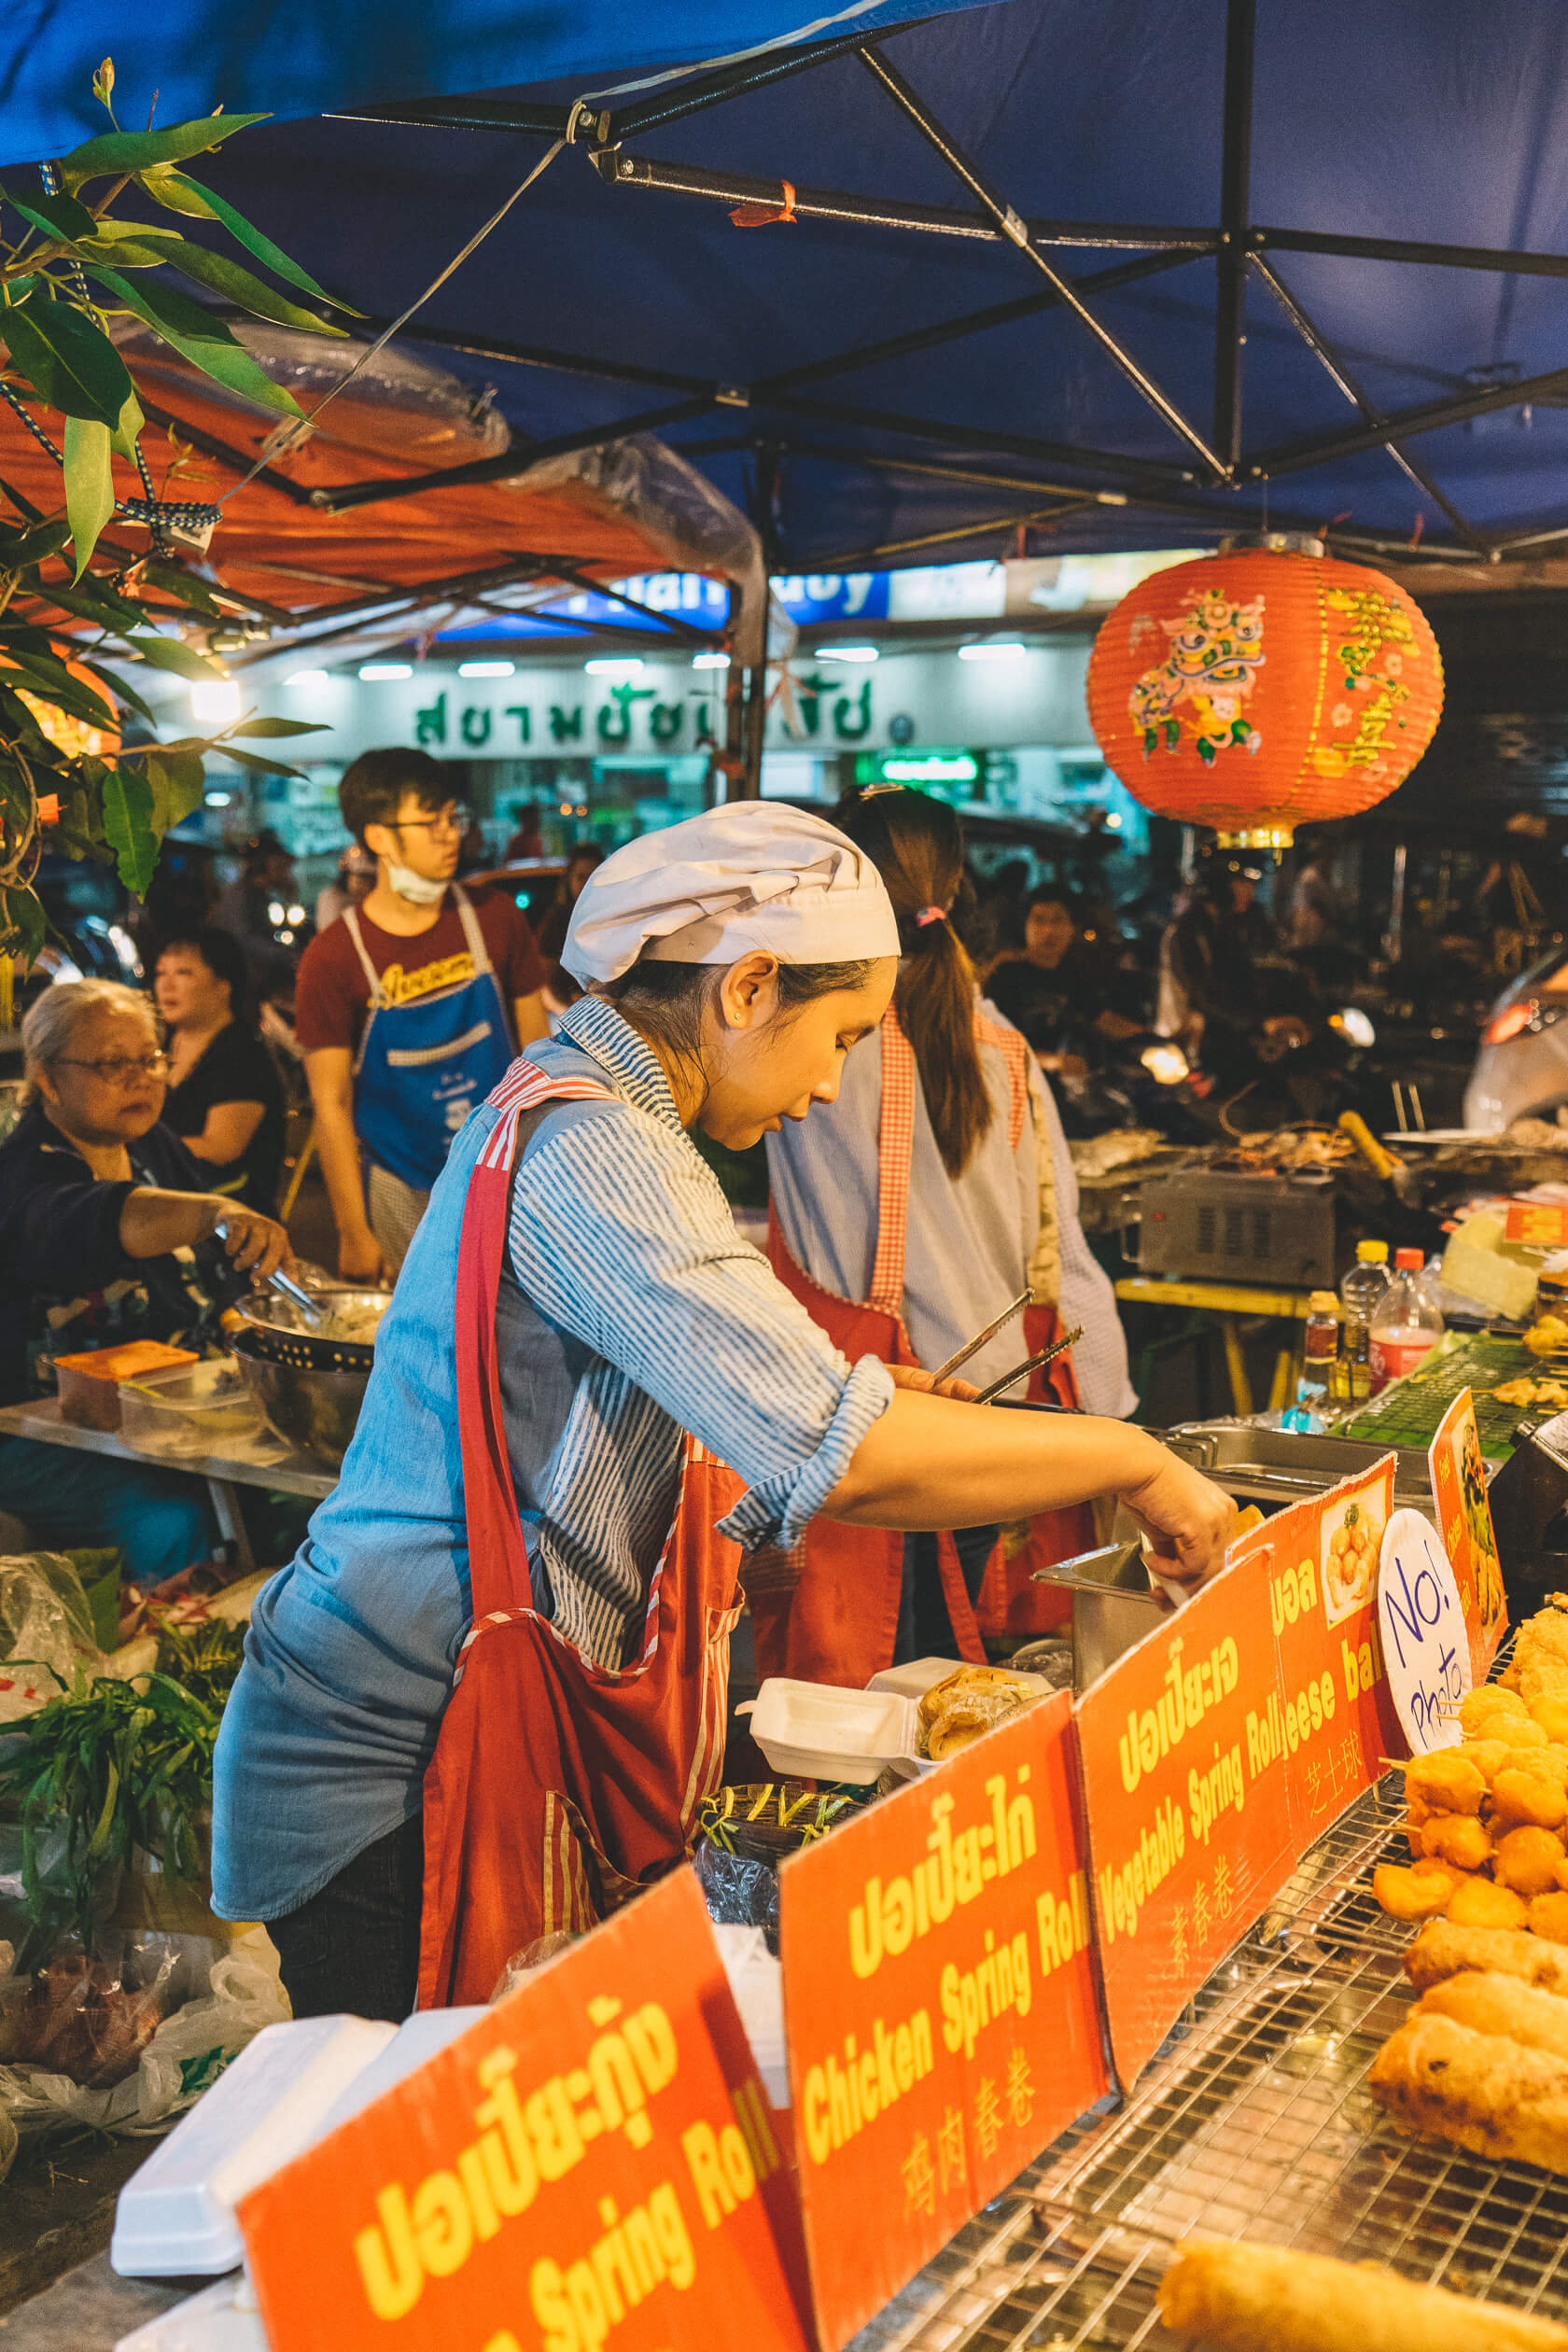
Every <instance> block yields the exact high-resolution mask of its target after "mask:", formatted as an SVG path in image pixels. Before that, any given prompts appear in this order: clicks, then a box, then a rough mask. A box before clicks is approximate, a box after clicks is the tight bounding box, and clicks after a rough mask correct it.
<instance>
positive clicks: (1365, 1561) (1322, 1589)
mask: <svg viewBox="0 0 1568 2352" xmlns="http://www.w3.org/2000/svg"><path fill="white" fill-rule="evenodd" d="M1392 1498H1393V1458H1392V1456H1391V1457H1390V1458H1389V1459H1388V1460H1387V1461H1385V1462H1383V1463H1379V1464H1378V1465H1377V1467H1376V1468H1375V1469H1373V1470H1371V1471H1369V1472H1367V1473H1365V1475H1364V1476H1363V1477H1359V1478H1357V1479H1354V1480H1350V1481H1347V1482H1346V1483H1345V1484H1344V1485H1342V1486H1338V1487H1336V1488H1334V1489H1332V1490H1331V1491H1330V1492H1329V1493H1327V1494H1325V1495H1322V1496H1315V1497H1313V1498H1311V1499H1310V1500H1309V1501H1308V1502H1305V1503H1300V1504H1297V1505H1295V1506H1294V1507H1293V1508H1292V1509H1291V1510H1288V1511H1281V1513H1279V1514H1278V1516H1277V1517H1276V1518H1274V1519H1268V1520H1266V1521H1265V1523H1264V1524H1263V1526H1261V1527H1260V1528H1257V1529H1255V1530H1254V1531H1253V1533H1250V1534H1248V1535H1246V1536H1244V1537H1242V1539H1241V1540H1240V1542H1239V1543H1238V1544H1237V1545H1235V1546H1234V1547H1232V1550H1231V1554H1230V1558H1229V1561H1228V1564H1227V1565H1226V1567H1225V1569H1224V1570H1223V1571H1222V1573H1221V1574H1220V1575H1218V1576H1216V1577H1215V1578H1214V1579H1213V1580H1212V1581H1211V1583H1210V1584H1208V1585H1207V1586H1205V1587H1204V1589H1202V1590H1201V1591H1200V1592H1198V1593H1197V1594H1196V1595H1195V1596H1194V1597H1193V1599H1192V1600H1190V1601H1188V1602H1186V1603H1184V1604H1183V1606H1182V1607H1181V1608H1179V1609H1178V1610H1176V1611H1175V1612H1174V1613H1173V1614H1172V1615H1171V1616H1170V1617H1169V1618H1168V1619H1167V1620H1166V1621H1165V1622H1164V1624H1162V1625H1161V1626H1159V1627H1157V1628H1156V1629H1155V1631H1154V1632H1152V1633H1150V1634H1148V1635H1147V1636H1146V1637H1145V1638H1144V1640H1143V1641H1141V1643H1140V1644H1139V1645H1138V1646H1137V1647H1136V1648H1135V1649H1132V1650H1129V1651H1128V1652H1127V1655H1126V1656H1125V1657H1124V1658H1120V1659H1117V1660H1116V1662H1115V1664H1114V1665H1113V1666H1112V1667H1111V1668H1110V1669H1109V1671H1108V1672H1107V1673H1104V1674H1103V1675H1102V1676H1101V1677H1100V1679H1099V1682H1098V1683H1096V1684H1095V1685H1094V1687H1093V1688H1092V1689H1090V1690H1088V1691H1085V1693H1084V1695H1083V1696H1082V1698H1080V1700H1079V1701H1078V1702H1077V1716H1078V1732H1079V1747H1080V1752H1081V1755H1082V1757H1083V1770H1084V1787H1085V1802H1086V1811H1087V1817H1088V1826H1089V1847H1090V1857H1091V1863H1092V1874H1091V1875H1092V1883H1093V1888H1094V1902H1095V1919H1096V1925H1097V1930H1098V1935H1099V1960H1100V1968H1101V1973H1102V1976H1103V1980H1104V1985H1105V2002H1106V2011H1107V2017H1108V2021H1109V2024H1110V2030H1111V2047H1112V2053H1113V2058H1114V2061H1115V2065H1116V2072H1117V2075H1118V2076H1119V2078H1120V2079H1121V2080H1122V2082H1123V2083H1124V2084H1127V2085H1130V2084H1131V2082H1132V2081H1133V2080H1134V2079H1135V2078H1136V2077H1137V2075H1138V2074H1139V2073H1140V2072H1141V2070H1142V2068H1143V2067H1144V2066H1145V2065H1147V2064H1148V2061H1149V2060H1150V2059H1151V2058H1152V2057H1153V2055H1154V2053H1155V2051H1156V2050H1157V2049H1158V2048H1159V2045H1160V2043H1161V2041H1162V2040H1163V2039H1164V2037H1165V2036H1166V2034H1167V2033H1168V2032H1169V2028H1170V2027H1171V2025H1172V2024H1173V2023H1175V2021H1176V2019H1177V2017H1178V2016H1179V2015H1180V2013H1181V2011H1182V2009H1183V2006H1184V2005H1185V2003H1186V2002H1187V2001H1188V2000H1190V1999H1191V1998H1192V1996H1193V1995H1194V1994H1195V1993H1196V1992H1197V1989H1198V1987H1199V1986H1200V1985H1201V1984H1202V1983H1203V1982H1204V1981H1205V1979H1206V1978H1207V1977H1208V1976H1209V1974H1210V1973H1211V1970H1212V1968H1213V1967H1215V1965H1216V1963H1217V1962H1218V1961H1219V1960H1220V1959H1221V1958H1223V1956H1224V1954H1225V1953H1226V1952H1228V1951H1229V1949H1230V1947H1231V1946H1232V1945H1233V1944H1234V1943H1236V1942H1237V1941H1238V1940H1239V1938H1240V1937H1241V1936H1243V1935H1244V1934H1245V1933H1246V1931H1247V1929H1248V1928H1249V1927H1250V1926H1251V1925H1253V1921H1254V1920H1255V1919H1256V1918H1257V1917H1258V1916H1259V1914H1260V1912H1262V1911H1263V1910H1264V1909H1265V1908H1266V1906H1267V1903H1268V1902H1269V1900H1270V1899H1271V1897H1273V1896H1274V1895H1276V1894H1277V1893H1278V1892H1279V1890H1280V1888H1281V1886H1282V1885H1283V1884H1284V1883H1285V1881H1286V1880H1287V1879H1288V1878H1289V1876H1290V1874H1291V1872H1292V1871H1293V1870H1294V1869H1295V1865H1296V1863H1297V1862H1298V1861H1299V1860H1300V1858H1301V1856H1302V1855H1303V1854H1304V1853H1305V1852H1306V1851H1307V1848H1308V1847H1309V1845H1310V1844H1311V1842H1312V1841H1313V1840H1314V1839H1315V1838H1317V1837H1318V1836H1320V1835H1321V1834H1322V1832H1323V1830H1324V1829H1326V1828H1327V1827H1329V1824H1330V1823H1331V1822H1332V1821H1333V1820H1334V1819H1335V1818H1336V1817H1337V1815H1338V1814H1339V1813H1342V1812H1343V1811H1344V1809H1345V1807H1346V1806H1347V1805H1349V1804H1350V1803H1351V1802H1352V1800H1353V1799H1355V1798H1357V1797H1359V1796H1360V1795H1362V1793H1363V1792H1364V1791H1365V1789H1367V1788H1369V1787H1371V1785H1372V1784H1373V1783H1374V1782H1375V1781H1376V1780H1377V1779H1378V1778H1379V1775H1380V1772H1381V1771H1382V1766H1381V1764H1380V1762H1379V1758H1380V1757H1382V1756H1383V1755H1385V1754H1388V1753H1390V1752H1391V1742H1392V1740H1393V1736H1394V1726H1395V1722H1396V1718H1395V1716H1394V1714H1393V1704H1392V1701H1391V1697H1390V1693H1389V1686H1388V1676H1387V1673H1386V1671H1385V1668H1384V1663H1383V1657H1382V1651H1381V1647H1380V1645H1379V1640H1378V1634H1377V1623H1376V1619H1377V1573H1378V1560H1379V1544H1380V1542H1381V1538H1382V1533H1383V1530H1384V1527H1385V1526H1386V1524H1387V1522H1388V1518H1389V1510H1390V1505H1391V1502H1392Z"/></svg>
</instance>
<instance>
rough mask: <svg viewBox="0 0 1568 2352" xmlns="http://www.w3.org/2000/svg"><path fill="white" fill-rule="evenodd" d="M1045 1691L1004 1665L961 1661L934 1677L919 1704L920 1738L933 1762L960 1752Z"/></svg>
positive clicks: (926, 1754) (921, 1745) (922, 1748)
mask: <svg viewBox="0 0 1568 2352" xmlns="http://www.w3.org/2000/svg"><path fill="white" fill-rule="evenodd" d="M1039 1696H1040V1693H1039V1692H1038V1691H1037V1690H1035V1689H1034V1688H1033V1687H1031V1686H1030V1685H1029V1683H1026V1682H1021V1681H1020V1680H1019V1678H1018V1676H1017V1675H1016V1674H1010V1673H1008V1672H1007V1671H1006V1669H1005V1667H1001V1666H960V1667H959V1670H958V1672H957V1673H952V1674H948V1675H947V1676H945V1679H944V1680H943V1681H941V1682H939V1683H934V1684H933V1685H932V1686H931V1689H930V1690H928V1691H927V1692H926V1695H925V1697H924V1698H923V1699H922V1700H921V1701H920V1705H919V1711H918V1713H919V1726H920V1729H919V1744H920V1751H921V1753H922V1755H925V1756H929V1757H931V1761H932V1762H933V1763H940V1762H941V1761H942V1759H943V1757H945V1756H953V1755H956V1754H957V1752H958V1750H959V1748H966V1747H968V1746H969V1745H970V1743H972V1742H973V1741H974V1740H978V1739H979V1738H980V1737H981V1735H982V1733H984V1732H987V1731H989V1730H991V1729H994V1727H995V1726H996V1725H997V1724H999V1723H1003V1722H1005V1721H1006V1719H1007V1717H1008V1716H1009V1715H1016V1714H1017V1712H1018V1710H1019V1708H1020V1707H1027V1706H1029V1705H1030V1704H1032V1702H1033V1701H1035V1700H1036V1699H1037V1698H1038V1697H1039Z"/></svg>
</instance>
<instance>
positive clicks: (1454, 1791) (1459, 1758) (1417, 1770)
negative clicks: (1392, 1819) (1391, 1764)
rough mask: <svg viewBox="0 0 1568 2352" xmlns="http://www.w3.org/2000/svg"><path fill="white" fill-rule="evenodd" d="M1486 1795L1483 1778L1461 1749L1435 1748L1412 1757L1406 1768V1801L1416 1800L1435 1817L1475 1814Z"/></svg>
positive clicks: (1484, 1778)
mask: <svg viewBox="0 0 1568 2352" xmlns="http://www.w3.org/2000/svg"><path fill="white" fill-rule="evenodd" d="M1486 1793H1487V1784H1486V1775H1485V1773H1484V1772H1482V1771H1478V1770H1477V1767H1476V1765H1475V1764H1474V1763H1473V1762H1472V1760H1471V1759H1470V1757H1467V1756H1466V1755H1465V1753H1464V1750H1463V1748H1436V1749H1435V1750H1434V1751H1433V1753H1432V1754H1431V1755H1430V1756H1413V1757H1411V1758H1410V1761H1409V1763H1408V1764H1407V1766H1406V1768H1405V1795H1406V1799H1407V1801H1408V1799H1410V1798H1412V1797H1419V1798H1420V1799H1421V1801H1422V1802H1423V1803H1425V1804H1427V1805H1430V1806H1431V1808H1432V1810H1433V1812H1434V1813H1479V1812H1480V1810H1481V1800H1482V1799H1483V1798H1484V1797H1485V1795H1486Z"/></svg>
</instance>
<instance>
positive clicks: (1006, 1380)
mask: <svg viewBox="0 0 1568 2352" xmlns="http://www.w3.org/2000/svg"><path fill="white" fill-rule="evenodd" d="M1082 1337H1084V1326H1083V1324H1082V1323H1078V1324H1077V1325H1075V1327H1074V1328H1073V1329H1072V1330H1071V1331H1070V1332H1069V1333H1068V1334H1067V1336H1066V1337H1065V1338H1061V1339H1057V1340H1056V1341H1055V1342H1054V1343H1053V1344H1052V1345H1051V1346H1050V1347H1048V1348H1042V1349H1041V1351H1040V1353H1039V1354H1038V1355H1031V1356H1027V1357H1026V1358H1025V1360H1024V1362H1023V1363H1022V1364H1018V1365H1014V1367H1013V1369H1012V1371H1011V1372H1004V1373H1003V1374H1002V1376H1001V1379H1000V1380H993V1381H992V1382H991V1384H990V1386H989V1388H983V1389H982V1390H981V1392H980V1393H979V1395H978V1396H977V1397H976V1398H975V1400H974V1402H975V1403H976V1405H989V1404H990V1403H992V1401H993V1400H994V1399H995V1398H997V1397H999V1396H1001V1395H1003V1394H1004V1393H1005V1392H1006V1391H1007V1390H1008V1389H1010V1388H1016V1387H1017V1385H1018V1382H1019V1381H1020V1380H1027V1379H1028V1378H1029V1374H1030V1373H1031V1372H1043V1370H1044V1369H1045V1366H1046V1365H1048V1364H1055V1362H1056V1360H1057V1356H1059V1355H1065V1354H1066V1353H1067V1351H1068V1350H1069V1348H1074V1347H1076V1346H1077V1344H1078V1342H1079V1340H1080V1339H1082Z"/></svg>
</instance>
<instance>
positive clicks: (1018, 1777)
mask: <svg viewBox="0 0 1568 2352" xmlns="http://www.w3.org/2000/svg"><path fill="white" fill-rule="evenodd" d="M781 1880H782V1883H781V1893H780V1918H779V1956H780V1958H781V1959H782V1961H783V1965H784V2006H785V2023H786V2029H787V2033H788V2038H789V2047H790V2079H791V2088H792V2093H793V2101H794V2123H795V2145H796V2160H797V2163H798V2164H799V2167H800V2185H801V2204H802V2209H803V2214H804V2219H805V2241H806V2249H807V2253H808V2256H809V2259H810V2264H811V2282H812V2288H813V2291H814V2295H815V2300H816V2307H817V2314H818V2321H819V2329H820V2332H821V2341H822V2345H823V2352H833V2347H834V2346H837V2345H842V2344H844V2343H845V2342H846V2341H847V2338H848V2337H849V2336H851V2335H852V2334H853V2333H854V2331H855V2330H856V2329H857V2328H859V2327H860V2326H861V2324H862V2323H863V2322H864V2321H865V2320H867V2319H868V2318H870V2317H872V2316H873V2314H874V2313H875V2312H876V2311H879V2310H880V2309H881V2308H882V2306H883V2304H885V2303H887V2302H889V2299H890V2298H891V2297H892V2296H893V2295H895V2294H896V2293H897V2292H898V2290H899V2289H900V2288H901V2287H903V2285H904V2284H905V2283H906V2282H907V2281H908V2280H909V2279H910V2278H911V2277H912V2276H913V2275H914V2274H915V2272H916V2271H917V2270H918V2269H919V2267H920V2265H921V2263H922V2262H924V2261H928V2260H929V2259H930V2257H931V2255H932V2254H934V2253H936V2252H937V2251H938V2249H939V2248H940V2247H943V2246H944V2245H945V2243H946V2241H947V2240H948V2239H949V2238H950V2237H951V2236H952V2234H953V2233H954V2231H955V2230H958V2229H959V2228H961V2226H962V2225H963V2223H964V2222H965V2221H967V2220H968V2219H970V2218H971V2216H972V2215H973V2214H975V2213H977V2212H978V2211H979V2210H980V2207H981V2206H982V2205H985V2204H986V2203H987V2200H988V2199H989V2198H991V2197H994V2196H995V2195H996V2194H997V2193H998V2192H999V2191H1001V2189H1003V2188H1005V2187H1006V2185H1007V2183H1008V2182H1009V2181H1010V2180H1012V2179H1014V2178H1015V2176H1016V2175H1017V2173H1018V2172H1019V2171H1020V2170H1021V2169H1022V2167H1023V2166H1024V2165H1025V2164H1026V2163H1029V2159H1030V2158H1031V2157H1033V2156H1035V2155H1038V2153H1039V2151H1040V2150H1041V2149H1043V2147H1045V2146H1046V2144H1047V2143H1048V2142H1049V2141H1050V2140H1051V2139H1053V2138H1054V2137H1055V2136H1056V2135H1057V2133H1058V2132H1059V2131H1061V2130H1063V2129H1064V2128H1065V2126H1066V2125H1067V2124H1068V2123H1070V2122H1071V2121H1073V2119H1074V2118H1075V2117H1077V2116H1079V2115H1081V2114H1082V2113H1083V2111H1084V2109H1085V2107H1089V2106H1091V2105H1092V2104H1093V2102H1094V2101H1095V2100H1096V2099H1098V2098H1099V2097H1100V2096H1101V2094H1102V2093H1104V2092H1105V2091H1106V2089H1107V2088H1108V2087H1109V2084H1108V2078H1107V2075H1106V2071H1105V2064H1104V2059H1103V2056H1102V2053H1101V2046H1100V2027H1099V2011H1098V2009H1097V2006H1096V1997H1095V1976H1094V1961H1093V1955H1092V1953H1091V1950H1090V1925H1089V1897H1088V1888H1087V1885H1086V1883H1085V1846H1084V1840H1083V1835H1082V1830H1081V1827H1080V1814H1079V1808H1078V1794H1077V1767H1076V1761H1075V1757H1074V1755H1073V1733H1072V1722H1071V1701H1070V1700H1069V1699H1068V1697H1067V1694H1066V1693H1065V1692H1062V1693H1059V1694H1058V1695H1057V1696H1056V1697H1054V1698H1052V1699H1048V1700H1043V1701H1041V1702H1040V1703H1039V1704H1038V1705H1036V1706H1032V1707H1029V1708H1026V1709H1025V1711H1024V1712H1023V1713H1022V1714H1021V1715H1015V1716H1013V1717H1012V1718H1011V1720H1010V1721H1008V1722H1005V1723H1003V1724H1001V1725H999V1727H998V1728H997V1729H996V1730H994V1731H992V1732H990V1733H988V1734H987V1736H986V1737H985V1738H984V1739H982V1740H980V1741H977V1742H976V1743H975V1744H974V1745H973V1747H970V1748H966V1749H965V1750H964V1751H963V1753H962V1754H961V1755H959V1756H956V1757H953V1758H952V1759H951V1760H950V1761H949V1762H947V1763H945V1764H944V1765H943V1766H942V1768H941V1770H940V1771H936V1772H932V1773H931V1774H929V1775H927V1776H926V1777H925V1778H923V1779H921V1780H918V1781H916V1782H912V1783H911V1785H910V1786H909V1787H908V1788H907V1789H904V1790H903V1791H901V1792H900V1794H899V1795H897V1796H896V1797H889V1799H886V1800H885V1801H884V1802H883V1803H882V1804H879V1805H876V1806H875V1807H873V1808H871V1809H870V1810H869V1811H868V1812H867V1813H864V1814H862V1815H861V1818H860V1819H859V1820H858V1821H853V1822H849V1823H847V1824H846V1825H845V1827H842V1828H839V1829H835V1830H834V1831H833V1835H832V1837H831V1838H827V1839H824V1840H823V1841H821V1843H820V1844H817V1845H813V1846H810V1847H808V1848H807V1849H806V1850H805V1852H804V1853H803V1854H800V1855H794V1856H792V1857H791V1859H790V1860H788V1861H787V1862H786V1863H785V1864H784V1866H783V1871H782V1874H781ZM724 2341H725V2343H726V2344H730V2343H734V2344H737V2345H738V2344H741V2343H743V2342H744V2341H745V2339H744V2338H743V2336H742V2335H741V2333H740V2331H739V2330H738V2329H736V2330H735V2331H734V2332H733V2334H732V2333H726V2335H725V2338H724Z"/></svg>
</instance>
